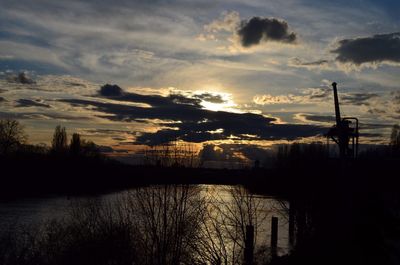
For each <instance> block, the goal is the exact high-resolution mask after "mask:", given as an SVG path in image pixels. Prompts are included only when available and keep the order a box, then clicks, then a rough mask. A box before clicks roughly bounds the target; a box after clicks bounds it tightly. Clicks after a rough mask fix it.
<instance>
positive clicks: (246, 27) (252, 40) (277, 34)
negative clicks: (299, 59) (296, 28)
mask: <svg viewBox="0 0 400 265" xmlns="http://www.w3.org/2000/svg"><path fill="white" fill-rule="evenodd" d="M237 34H238V36H239V37H240V42H241V44H242V46H243V47H250V46H253V45H257V44H259V43H260V42H262V41H265V42H268V41H275V42H283V43H295V42H296V39H297V35H296V33H294V32H290V31H289V26H288V24H287V22H286V21H284V20H278V19H276V18H261V17H253V18H251V19H250V20H248V21H242V23H241V24H240V27H239V28H238V30H237Z"/></svg>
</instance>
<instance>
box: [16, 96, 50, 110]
mask: <svg viewBox="0 0 400 265" xmlns="http://www.w3.org/2000/svg"><path fill="white" fill-rule="evenodd" d="M17 103H18V104H17V105H16V107H42V108H51V106H50V105H48V104H46V103H43V101H42V100H39V99H35V100H31V99H24V98H21V99H18V100H17Z"/></svg>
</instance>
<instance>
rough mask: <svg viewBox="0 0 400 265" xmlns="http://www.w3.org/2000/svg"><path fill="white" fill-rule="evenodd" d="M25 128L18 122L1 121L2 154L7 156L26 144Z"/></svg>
mask: <svg viewBox="0 0 400 265" xmlns="http://www.w3.org/2000/svg"><path fill="white" fill-rule="evenodd" d="M26 139H27V136H26V134H25V132H24V127H23V126H22V125H21V124H20V123H19V122H18V121H16V120H9V119H6V120H0V154H7V153H9V152H10V151H13V150H15V149H16V148H17V147H18V146H19V145H21V144H23V143H25V142H26Z"/></svg>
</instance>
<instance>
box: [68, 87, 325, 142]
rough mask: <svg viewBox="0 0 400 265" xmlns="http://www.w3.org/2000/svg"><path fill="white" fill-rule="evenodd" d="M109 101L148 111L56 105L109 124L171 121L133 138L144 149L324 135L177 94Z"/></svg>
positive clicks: (97, 104) (84, 102)
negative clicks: (90, 111)
mask: <svg viewBox="0 0 400 265" xmlns="http://www.w3.org/2000/svg"><path fill="white" fill-rule="evenodd" d="M113 99H118V100H121V101H130V102H140V103H146V104H149V105H150V106H151V107H147V108H145V107H137V106H131V105H125V104H124V105H123V104H114V103H103V102H97V101H94V100H93V101H92V100H81V99H60V101H62V102H66V103H70V104H71V105H76V106H87V107H89V106H90V107H91V108H92V107H94V108H95V109H96V110H97V111H100V112H104V113H106V114H107V115H102V116H100V117H102V118H105V119H109V120H113V121H127V122H128V121H137V122H143V120H146V119H159V120H168V121H175V122H173V123H160V124H159V125H161V126H164V127H167V128H164V129H161V130H159V131H157V132H156V133H143V134H141V135H139V136H137V138H136V143H140V144H148V145H155V144H161V143H166V142H169V141H173V140H184V141H188V142H204V141H208V140H223V139H229V138H231V137H237V138H240V139H248V140H254V139H261V140H277V139H288V140H293V139H296V138H299V137H308V136H314V135H317V134H321V133H322V132H323V131H324V130H323V128H322V127H320V126H311V125H295V124H274V123H273V122H274V121H276V119H275V118H270V117H265V116H263V115H259V114H253V113H231V112H225V111H210V110H205V109H202V107H201V106H200V105H199V101H200V99H193V98H188V97H185V96H184V95H180V94H176V95H170V96H167V97H163V96H159V95H140V94H135V93H128V92H124V93H123V94H122V95H121V96H117V97H113ZM109 114H112V115H109Z"/></svg>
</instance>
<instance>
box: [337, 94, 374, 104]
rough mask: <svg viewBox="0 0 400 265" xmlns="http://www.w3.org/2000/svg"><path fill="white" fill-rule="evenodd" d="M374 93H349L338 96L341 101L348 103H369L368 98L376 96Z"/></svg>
mask: <svg viewBox="0 0 400 265" xmlns="http://www.w3.org/2000/svg"><path fill="white" fill-rule="evenodd" d="M378 97H379V95H378V94H376V93H351V94H344V95H342V96H340V100H341V103H343V104H348V105H357V106H360V105H370V103H369V100H370V99H374V98H378Z"/></svg>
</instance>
